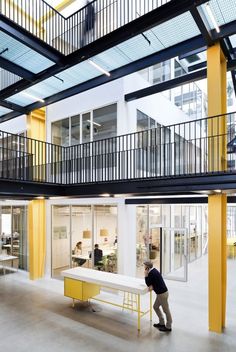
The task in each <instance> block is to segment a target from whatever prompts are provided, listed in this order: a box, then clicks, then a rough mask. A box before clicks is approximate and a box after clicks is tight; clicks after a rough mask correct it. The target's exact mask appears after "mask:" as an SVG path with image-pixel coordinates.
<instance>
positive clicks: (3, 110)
mask: <svg viewBox="0 0 236 352" xmlns="http://www.w3.org/2000/svg"><path fill="white" fill-rule="evenodd" d="M9 112H12V110H10V109H7V108H5V107H3V106H0V116H3V115H5V114H8V113H9Z"/></svg>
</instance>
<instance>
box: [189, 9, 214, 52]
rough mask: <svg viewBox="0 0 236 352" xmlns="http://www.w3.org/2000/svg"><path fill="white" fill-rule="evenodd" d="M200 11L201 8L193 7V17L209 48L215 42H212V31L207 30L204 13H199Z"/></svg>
mask: <svg viewBox="0 0 236 352" xmlns="http://www.w3.org/2000/svg"><path fill="white" fill-rule="evenodd" d="M199 11H201V8H200V7H199V8H196V7H193V8H192V9H191V10H190V12H191V15H192V16H193V18H194V21H195V22H196V25H197V26H198V28H199V30H200V32H201V34H202V36H203V38H204V40H205V42H206V44H207V46H211V45H213V40H212V36H211V33H210V30H209V29H208V28H207V21H206V19H205V15H204V13H203V11H201V13H199Z"/></svg>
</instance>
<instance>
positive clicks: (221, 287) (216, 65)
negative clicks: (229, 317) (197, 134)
mask: <svg viewBox="0 0 236 352" xmlns="http://www.w3.org/2000/svg"><path fill="white" fill-rule="evenodd" d="M207 84H208V116H216V115H220V114H225V113H226V111H227V106H226V59H225V57H224V54H223V52H222V50H221V48H220V44H219V43H217V44H215V45H214V46H212V47H210V48H208V50H207ZM226 122H227V121H226V117H224V116H223V117H219V118H213V119H210V120H209V122H208V165H209V166H208V168H209V171H223V170H226V168H227V153H226V151H227V150H226V148H227V125H226ZM226 208H227V197H226V195H224V194H215V195H210V196H209V197H208V272H209V282H208V283H209V296H208V299H209V330H211V331H215V332H218V333H220V332H222V328H223V327H224V326H225V306H226Z"/></svg>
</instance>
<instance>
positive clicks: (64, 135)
mask: <svg viewBox="0 0 236 352" xmlns="http://www.w3.org/2000/svg"><path fill="white" fill-rule="evenodd" d="M52 143H53V144H57V145H62V146H64V147H67V146H68V145H69V118H67V119H63V120H60V121H56V122H53V123H52Z"/></svg>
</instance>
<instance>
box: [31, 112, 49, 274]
mask: <svg viewBox="0 0 236 352" xmlns="http://www.w3.org/2000/svg"><path fill="white" fill-rule="evenodd" d="M45 119H46V113H45V109H44V108H43V109H39V110H35V111H33V112H32V113H30V114H29V115H28V116H27V137H29V138H34V139H37V140H41V141H45V139H46V132H45ZM32 148H34V146H32ZM39 149H40V150H41V149H42V150H43V148H38V149H36V150H34V151H30V152H35V153H40V150H39ZM41 152H42V151H41ZM42 159H43V158H42V156H40V155H37V157H36V158H35V159H34V161H35V163H36V165H37V164H39V161H40V160H42ZM34 166H35V165H34ZM45 221H46V214H45V200H43V199H37V200H33V201H31V202H30V204H29V208H28V234H29V235H28V239H29V274H30V279H31V280H35V279H38V278H41V277H43V275H44V266H45V256H46V224H45Z"/></svg>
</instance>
